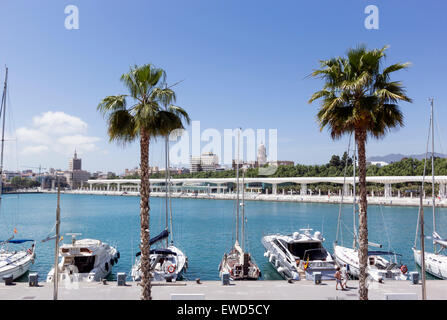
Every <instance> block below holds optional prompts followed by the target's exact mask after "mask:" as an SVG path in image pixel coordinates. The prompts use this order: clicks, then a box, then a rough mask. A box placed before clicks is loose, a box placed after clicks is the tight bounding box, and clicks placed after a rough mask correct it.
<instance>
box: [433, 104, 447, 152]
mask: <svg viewBox="0 0 447 320" xmlns="http://www.w3.org/2000/svg"><path fill="white" fill-rule="evenodd" d="M434 113H435V115H436V118H435V123H436V132H437V133H438V141H439V145H440V148H441V153H442V154H445V153H444V147H443V143H442V141H443V140H442V134H441V130H440V129H439V122H438V112H437V111H436V110H434Z"/></svg>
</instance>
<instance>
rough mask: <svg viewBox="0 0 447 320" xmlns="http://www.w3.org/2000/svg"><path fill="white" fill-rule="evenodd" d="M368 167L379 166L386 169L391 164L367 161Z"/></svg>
mask: <svg viewBox="0 0 447 320" xmlns="http://www.w3.org/2000/svg"><path fill="white" fill-rule="evenodd" d="M366 165H367V166H378V167H379V168H380V167H385V166H387V165H389V163H388V162H385V161H366Z"/></svg>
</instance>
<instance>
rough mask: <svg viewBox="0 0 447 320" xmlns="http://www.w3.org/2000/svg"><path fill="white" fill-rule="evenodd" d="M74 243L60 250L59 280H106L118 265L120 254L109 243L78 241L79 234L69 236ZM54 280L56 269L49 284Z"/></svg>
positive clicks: (48, 277)
mask: <svg viewBox="0 0 447 320" xmlns="http://www.w3.org/2000/svg"><path fill="white" fill-rule="evenodd" d="M69 235H71V236H72V241H71V243H69V244H62V245H61V246H60V248H59V256H60V257H61V261H60V263H59V264H58V268H59V272H58V273H59V279H60V280H66V279H70V280H72V281H86V282H94V281H100V280H101V279H105V278H106V277H107V276H108V275H109V274H110V273H111V272H112V267H113V266H114V265H115V264H116V263H118V259H119V258H120V253H119V252H118V250H117V249H116V248H114V247H112V246H110V245H108V244H107V243H104V242H102V241H100V240H96V239H80V240H77V239H76V235H78V234H69ZM53 280H54V268H52V269H51V270H50V272H49V273H48V275H47V282H52V281H53Z"/></svg>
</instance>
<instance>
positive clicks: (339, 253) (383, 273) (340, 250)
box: [333, 245, 408, 282]
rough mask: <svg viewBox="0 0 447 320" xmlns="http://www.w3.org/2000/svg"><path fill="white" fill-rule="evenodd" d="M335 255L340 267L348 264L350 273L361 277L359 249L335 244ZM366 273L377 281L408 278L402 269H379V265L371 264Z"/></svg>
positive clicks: (376, 258) (379, 257)
mask: <svg viewBox="0 0 447 320" xmlns="http://www.w3.org/2000/svg"><path fill="white" fill-rule="evenodd" d="M333 256H334V259H335V261H336V262H337V264H338V265H339V266H340V267H342V266H343V265H345V264H346V266H347V269H348V273H349V274H350V275H351V276H352V277H354V278H359V276H360V267H359V256H358V251H357V250H354V249H352V248H347V247H342V246H338V245H334V255H333ZM368 258H369V259H374V260H380V261H382V262H385V263H389V261H388V260H386V259H384V258H382V257H381V256H369V257H368ZM366 274H367V276H368V277H369V278H370V279H372V280H374V281H377V282H383V281H385V280H408V274H407V273H403V272H402V271H401V269H399V268H395V267H393V268H391V269H389V270H387V269H379V268H378V267H377V266H375V265H371V264H370V265H368V266H367V268H366Z"/></svg>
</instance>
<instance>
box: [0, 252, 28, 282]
mask: <svg viewBox="0 0 447 320" xmlns="http://www.w3.org/2000/svg"><path fill="white" fill-rule="evenodd" d="M33 263H34V253H28V252H27V251H19V252H16V253H14V254H11V253H9V252H2V253H0V280H1V279H3V277H4V276H8V275H12V278H13V279H14V280H15V279H18V278H20V277H21V276H23V275H24V274H25V273H26V272H28V270H29V268H30V266H31V265H32V264H33Z"/></svg>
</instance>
